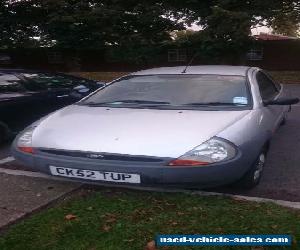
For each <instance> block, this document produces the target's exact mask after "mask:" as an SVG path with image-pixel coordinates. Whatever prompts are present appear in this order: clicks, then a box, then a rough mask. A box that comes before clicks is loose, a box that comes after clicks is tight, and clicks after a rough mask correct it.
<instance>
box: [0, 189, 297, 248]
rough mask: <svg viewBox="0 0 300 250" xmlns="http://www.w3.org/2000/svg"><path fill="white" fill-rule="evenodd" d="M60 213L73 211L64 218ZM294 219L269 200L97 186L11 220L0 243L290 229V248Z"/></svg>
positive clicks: (104, 243)
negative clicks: (254, 200)
mask: <svg viewBox="0 0 300 250" xmlns="http://www.w3.org/2000/svg"><path fill="white" fill-rule="evenodd" d="M66 215H74V216H73V217H72V216H71V219H69V220H67V219H66ZM299 221H300V212H299V211H295V210H289V209H286V208H282V207H279V206H276V205H273V204H262V203H254V202H245V201H240V200H232V199H229V198H221V197H199V196H196V195H188V194H176V193H154V192H141V191H129V190H121V191H120V190H118V189H111V188H102V189H100V190H98V191H97V192H95V191H92V192H90V193H89V194H88V195H80V196H78V197H75V198H73V199H71V200H69V201H65V202H63V203H62V204H59V205H57V206H56V207H53V208H50V209H48V210H46V211H42V212H40V213H38V214H36V215H33V216H32V217H30V218H28V219H26V220H24V221H23V222H21V223H19V224H17V225H14V226H12V227H11V228H10V229H9V231H7V232H6V233H5V234H4V235H3V236H2V237H1V238H0V249H1V250H24V249H28V250H29V249H30V250H35V249H38V250H43V249H46V250H47V249H49V250H50V249H56V250H60V249H72V250H77V249H90V250H94V249H101V250H102V249H105V250H123V249H129V250H135V249H139V250H140V249H144V247H145V245H146V244H147V242H149V241H151V240H153V239H154V238H155V235H156V234H159V233H161V234H181V233H182V234H291V235H293V237H294V246H293V249H299V248H298V247H299V243H297V241H300V223H299ZM161 249H195V248H188V247H178V248H171V247H169V248H161ZM201 249H205V250H206V249H249V250H250V249H251V250H263V249H272V250H274V249H290V248H284V247H272V248H271V247H270V248H267V247H264V248H262V247H261V248H251V247H222V248H213V247H201Z"/></svg>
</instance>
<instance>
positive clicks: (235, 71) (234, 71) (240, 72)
mask: <svg viewBox="0 0 300 250" xmlns="http://www.w3.org/2000/svg"><path fill="white" fill-rule="evenodd" d="M185 67H186V66H176V67H162V68H153V69H147V70H141V71H138V72H135V73H132V74H131V75H171V74H172V75H173V74H182V75H184V74H194V75H198V74H199V75H202V74H207V75H237V76H246V75H247V71H248V70H249V69H250V67H248V66H227V65H205V66H188V67H187V69H186V72H185V73H182V72H183V70H184V69H185Z"/></svg>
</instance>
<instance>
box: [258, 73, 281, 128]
mask: <svg viewBox="0 0 300 250" xmlns="http://www.w3.org/2000/svg"><path fill="white" fill-rule="evenodd" d="M256 80H257V84H258V87H259V92H260V96H261V99H262V101H263V102H264V101H270V100H276V99H277V98H280V97H282V96H283V95H284V93H283V89H282V87H281V85H280V84H277V83H276V82H275V81H273V79H272V78H271V77H270V76H268V75H267V74H266V73H265V72H264V71H258V72H257V74H256ZM262 110H263V113H264V116H265V117H266V121H267V127H268V128H269V130H270V131H271V132H274V131H275V130H276V128H277V127H278V126H279V124H280V122H281V121H282V119H283V116H284V113H285V110H286V107H285V106H281V105H268V106H263V107H262Z"/></svg>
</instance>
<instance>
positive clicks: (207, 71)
mask: <svg viewBox="0 0 300 250" xmlns="http://www.w3.org/2000/svg"><path fill="white" fill-rule="evenodd" d="M298 102H299V99H298V98H290V97H289V95H288V93H287V92H286V91H285V88H284V86H283V85H280V84H278V83H276V82H275V81H273V80H272V78H271V77H270V76H269V75H268V74H267V73H266V72H265V71H263V70H261V69H259V68H252V67H244V66H240V67H238V66H189V67H170V68H156V69H150V70H144V71H140V72H136V73H133V74H131V75H128V76H124V77H122V78H120V79H118V80H115V81H114V82H112V83H110V84H108V85H107V86H105V87H104V88H103V89H102V90H101V91H95V92H94V93H92V94H91V95H89V96H87V97H86V98H84V99H82V100H81V101H79V102H77V103H75V104H73V105H70V106H68V107H65V108H63V109H61V110H59V111H57V112H54V113H53V114H51V115H49V116H47V117H45V118H44V119H42V120H39V121H38V122H36V123H34V124H32V125H31V126H29V127H27V128H26V129H25V130H24V131H23V132H22V133H21V134H20V135H19V136H18V137H17V138H16V139H15V141H14V143H13V146H12V153H13V156H14V157H15V158H16V159H17V160H19V161H21V162H22V163H25V165H27V166H28V167H30V168H32V169H35V170H37V171H41V172H44V173H47V174H51V175H55V176H62V177H68V178H72V179H79V180H84V181H94V182H98V183H104V182H110V183H118V184H131V185H137V186H139V185H142V186H148V185H151V186H153V185H170V186H184V187H192V186H197V187H202V188H203V187H215V186H220V185H225V184H231V183H239V186H240V187H244V188H252V187H254V186H255V185H257V184H258V183H259V181H260V179H261V176H262V173H263V170H264V166H265V162H266V156H267V152H268V149H269V145H270V141H271V140H272V136H273V134H274V132H275V131H276V130H277V128H278V127H279V126H280V125H281V124H283V123H284V121H285V117H286V115H287V112H288V111H289V109H290V105H292V104H295V103H298Z"/></svg>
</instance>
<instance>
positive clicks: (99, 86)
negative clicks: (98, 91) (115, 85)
mask: <svg viewBox="0 0 300 250" xmlns="http://www.w3.org/2000/svg"><path fill="white" fill-rule="evenodd" d="M96 83H97V87H98V88H102V87H105V86H106V83H105V82H101V81H98V82H96Z"/></svg>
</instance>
